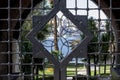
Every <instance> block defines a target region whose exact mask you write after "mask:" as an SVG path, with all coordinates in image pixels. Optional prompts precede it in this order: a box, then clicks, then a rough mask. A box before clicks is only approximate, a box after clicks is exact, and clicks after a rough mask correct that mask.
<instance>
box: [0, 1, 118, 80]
mask: <svg viewBox="0 0 120 80" xmlns="http://www.w3.org/2000/svg"><path fill="white" fill-rule="evenodd" d="M103 1H104V0H98V1H97V3H96V4H95V3H94V2H96V0H92V1H91V0H55V1H54V0H39V1H36V0H16V1H15V2H14V0H5V1H3V2H1V4H2V3H4V2H5V4H3V5H1V6H0V11H1V15H3V16H1V17H0V24H1V28H0V48H1V49H0V56H1V57H0V58H1V59H0V78H1V79H0V80H17V79H19V80H56V79H57V78H59V80H103V79H105V80H111V76H112V72H111V69H112V68H114V67H119V65H120V64H119V39H118V37H119V28H118V27H117V26H118V25H119V24H117V23H119V18H115V17H114V16H113V15H115V14H113V13H114V11H118V10H119V9H120V8H119V7H117V6H116V7H113V6H114V4H113V1H112V0H108V2H109V3H107V4H106V1H104V2H105V3H103ZM15 3H16V4H15ZM58 4H59V5H62V6H63V8H64V7H65V8H66V10H68V11H69V13H65V14H64V13H63V12H64V11H63V12H62V7H60V6H59V5H58ZM56 7H57V8H58V9H59V8H60V10H61V11H58V13H57V14H54V13H55V12H52V10H54V9H55V8H56ZM54 11H55V10H54ZM104 12H105V13H106V15H105V13H104ZM49 13H53V15H52V16H53V17H52V19H50V20H49V19H47V18H49V17H46V18H44V17H45V16H47V15H49ZM66 14H68V15H69V14H72V15H73V16H74V17H75V16H76V17H78V16H80V17H83V16H84V17H86V18H87V20H85V21H83V22H80V24H85V25H87V30H88V31H90V32H91V33H92V35H93V38H92V40H91V41H90V42H89V44H88V45H87V49H85V47H84V46H83V48H84V50H85V51H86V52H87V53H86V54H87V57H82V58H81V55H79V54H81V53H83V52H81V50H79V48H77V47H78V46H79V44H81V43H82V41H84V38H85V37H86V34H84V32H82V31H80V29H79V27H78V26H76V24H74V22H75V21H74V22H73V21H72V20H71V19H72V18H74V17H72V18H71V17H70V18H69V16H67V15H66ZM66 16H67V17H66ZM39 17H40V18H39ZM41 17H42V18H41ZM76 17H75V18H76ZM37 18H39V19H37ZM44 20H45V21H46V23H43V24H42V23H41V22H42V21H44ZM75 20H76V19H75ZM83 20H84V19H83ZM76 22H77V20H76ZM40 23H41V24H42V25H43V26H44V28H41V30H38V31H39V32H38V33H37V34H35V35H34V33H33V36H34V37H35V39H36V40H37V41H39V42H40V43H42V45H43V47H44V48H43V47H41V48H39V47H38V46H36V45H37V44H38V43H35V44H36V45H35V44H33V43H32V42H31V41H29V39H28V38H26V36H27V35H28V33H29V32H30V31H32V30H34V29H35V28H36V29H37V27H36V26H38V27H40V26H41V25H38V24H40ZM78 24H79V23H78ZM82 27H83V29H84V27H85V26H82ZM87 30H85V31H87ZM31 35H32V34H31ZM75 48H77V49H75ZM43 49H44V50H43ZM74 50H76V51H77V50H78V51H77V53H76V54H78V55H77V56H76V57H73V58H72V59H71V60H70V61H68V64H67V63H66V64H65V65H67V66H65V68H62V66H61V67H59V68H60V70H57V67H56V65H55V64H54V63H53V62H52V60H53V59H51V58H50V56H48V55H47V56H48V57H46V55H44V53H46V52H42V51H47V52H49V53H50V54H52V56H54V57H55V60H56V63H57V62H58V64H61V63H62V61H64V59H66V57H69V54H70V53H71V52H74ZM84 54H85V52H84ZM62 69H63V70H62ZM60 71H61V72H60ZM56 72H58V73H56ZM62 72H65V73H62ZM61 76H63V77H61Z"/></svg>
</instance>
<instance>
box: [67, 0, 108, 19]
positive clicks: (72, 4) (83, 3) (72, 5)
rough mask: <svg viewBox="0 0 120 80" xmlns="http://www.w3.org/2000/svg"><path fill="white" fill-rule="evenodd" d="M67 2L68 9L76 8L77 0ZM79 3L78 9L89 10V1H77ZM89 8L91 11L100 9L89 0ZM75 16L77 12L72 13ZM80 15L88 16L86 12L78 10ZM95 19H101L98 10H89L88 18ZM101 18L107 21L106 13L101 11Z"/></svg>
mask: <svg viewBox="0 0 120 80" xmlns="http://www.w3.org/2000/svg"><path fill="white" fill-rule="evenodd" d="M66 1H67V4H66V6H67V8H75V5H76V4H75V0H66ZM76 1H77V7H78V8H83V9H86V8H87V0H76ZM88 8H90V9H93V8H94V9H95V8H98V6H97V5H96V4H95V3H94V2H93V1H91V0H88ZM71 12H72V13H73V14H75V11H71ZM77 13H78V14H79V15H87V11H86V10H78V12H77ZM91 16H92V17H94V18H96V19H98V18H99V12H98V9H95V10H89V13H88V17H91ZM100 18H101V19H107V17H106V15H105V14H104V12H103V11H102V10H101V11H100Z"/></svg>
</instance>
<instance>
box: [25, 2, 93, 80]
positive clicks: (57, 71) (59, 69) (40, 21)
mask: <svg viewBox="0 0 120 80" xmlns="http://www.w3.org/2000/svg"><path fill="white" fill-rule="evenodd" d="M59 11H61V12H62V13H63V14H64V15H65V16H66V17H67V18H68V19H70V20H71V21H72V22H73V23H74V24H75V25H76V26H77V28H78V29H79V30H80V31H82V32H83V33H84V34H85V38H84V40H83V41H82V42H81V43H80V44H79V45H78V46H77V47H76V48H75V49H74V50H73V51H72V52H71V53H70V54H69V55H68V56H66V57H65V58H64V59H63V60H62V61H60V62H59V61H58V60H57V59H56V58H54V57H53V55H51V54H50V53H49V52H48V51H47V50H46V49H45V48H44V46H43V45H42V43H41V42H39V41H38V40H37V39H36V38H35V35H36V34H37V33H38V32H39V31H40V30H42V29H43V28H44V26H45V24H47V22H48V21H49V20H50V19H51V18H53V17H54V16H55V15H56V14H57V13H58V12H59ZM33 21H34V19H33ZM36 21H37V24H35V26H34V23H33V26H34V27H33V29H32V31H31V32H30V33H29V34H28V35H27V38H28V39H29V40H30V41H31V42H32V44H33V46H34V54H33V56H34V58H39V57H46V58H47V59H48V60H49V61H51V62H52V63H53V65H54V80H66V67H67V65H68V63H69V61H70V60H71V59H72V58H74V57H77V56H78V55H79V56H80V57H81V58H82V57H84V58H85V57H86V56H87V52H86V51H87V44H88V42H89V41H90V40H91V39H92V34H91V33H90V31H89V30H88V28H87V17H85V16H74V15H73V14H72V13H71V12H70V11H69V10H68V9H67V8H66V2H65V1H64V0H59V1H57V3H55V6H54V8H53V9H52V11H51V12H50V13H49V14H48V15H46V16H40V17H36V18H35V21H34V22H36ZM81 22H82V23H81Z"/></svg>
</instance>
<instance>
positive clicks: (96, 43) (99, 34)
mask: <svg viewBox="0 0 120 80" xmlns="http://www.w3.org/2000/svg"><path fill="white" fill-rule="evenodd" d="M88 26H89V29H90V30H91V31H92V33H93V39H92V40H91V43H90V44H89V45H88V53H89V54H88V58H89V60H88V63H89V64H90V62H91V61H93V62H94V64H95V65H94V68H95V72H94V75H96V64H97V63H98V61H101V62H104V64H106V61H107V59H108V54H107V53H108V50H109V46H110V45H109V41H110V40H111V41H113V40H114V37H113V33H111V32H110V27H109V22H108V21H106V22H105V25H100V28H98V27H97V22H95V21H94V19H93V18H92V17H91V18H89V20H88ZM101 26H103V27H104V29H102V28H101ZM105 31H106V32H105ZM98 52H100V54H101V55H99V54H97V53H98ZM90 53H92V54H90ZM105 70H106V66H104V71H105ZM88 72H89V75H91V71H90V66H89V68H88ZM104 73H106V71H105V72H104Z"/></svg>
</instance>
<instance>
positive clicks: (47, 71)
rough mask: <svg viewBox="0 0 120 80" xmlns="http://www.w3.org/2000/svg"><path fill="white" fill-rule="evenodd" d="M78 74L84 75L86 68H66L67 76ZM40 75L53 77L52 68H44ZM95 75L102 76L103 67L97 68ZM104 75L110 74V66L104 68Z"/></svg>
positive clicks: (92, 74)
mask: <svg viewBox="0 0 120 80" xmlns="http://www.w3.org/2000/svg"><path fill="white" fill-rule="evenodd" d="M80 73H82V75H86V74H87V72H86V68H85V67H84V66H83V65H82V66H77V68H76V67H75V66H68V67H67V76H75V75H79V74H80ZM39 74H40V75H43V74H45V75H54V69H53V68H52V67H47V68H45V70H44V71H39ZM96 74H97V75H103V74H104V66H100V68H99V67H97V70H96ZM106 74H107V75H108V74H110V66H106ZM91 76H94V67H92V68H91Z"/></svg>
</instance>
